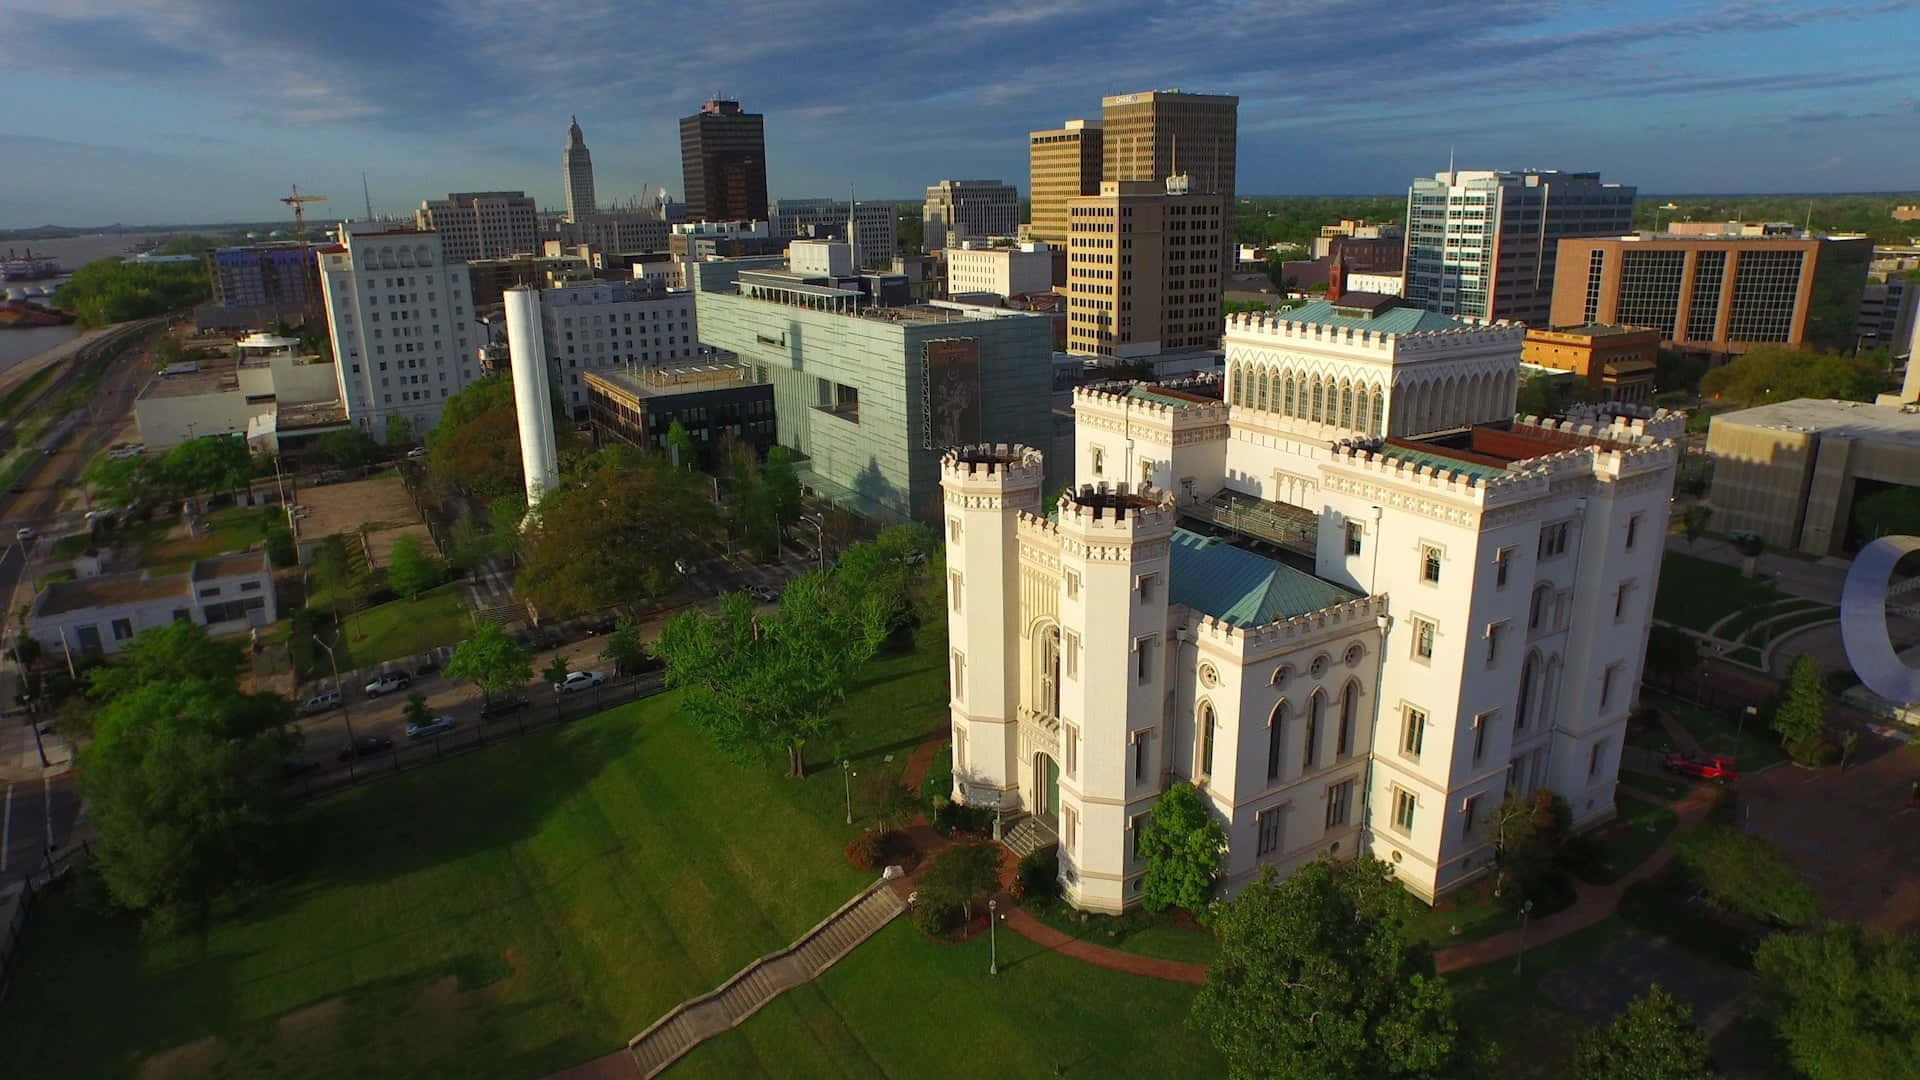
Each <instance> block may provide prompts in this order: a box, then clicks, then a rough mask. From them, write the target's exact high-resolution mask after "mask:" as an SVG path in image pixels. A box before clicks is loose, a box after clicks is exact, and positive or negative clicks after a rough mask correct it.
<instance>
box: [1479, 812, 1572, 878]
mask: <svg viewBox="0 0 1920 1080" xmlns="http://www.w3.org/2000/svg"><path fill="white" fill-rule="evenodd" d="M1487 822H1488V824H1489V825H1490V826H1491V831H1492V835H1493V856H1494V863H1495V865H1496V866H1497V867H1498V874H1497V878H1496V884H1495V888H1496V890H1497V891H1498V892H1499V893H1500V894H1501V895H1502V896H1503V897H1505V898H1507V899H1508V900H1509V901H1511V902H1514V903H1518V902H1520V901H1522V900H1525V899H1527V898H1529V897H1531V896H1534V895H1536V894H1538V893H1539V892H1540V891H1541V888H1542V887H1543V886H1544V885H1546V884H1547V883H1548V881H1549V879H1550V878H1551V877H1552V876H1553V875H1554V874H1555V873H1556V871H1555V870H1554V859H1555V858H1557V857H1558V856H1559V854H1560V850H1561V848H1562V847H1564V846H1565V844H1566V838H1567V835H1568V834H1569V833H1570V832H1571V831H1572V823H1573V809H1572V807H1570V806H1568V805H1567V801H1566V800H1565V799H1562V798H1559V797H1558V796H1556V795H1554V793H1553V792H1551V791H1549V790H1547V789H1546V788H1540V789H1539V790H1536V791H1534V792H1533V793H1532V794H1522V793H1521V792H1519V791H1509V792H1507V794H1506V797H1505V798H1503V799H1502V800H1500V805H1498V806H1496V807H1494V808H1493V810H1492V812H1491V813H1490V814H1489V815H1488V818H1487Z"/></svg>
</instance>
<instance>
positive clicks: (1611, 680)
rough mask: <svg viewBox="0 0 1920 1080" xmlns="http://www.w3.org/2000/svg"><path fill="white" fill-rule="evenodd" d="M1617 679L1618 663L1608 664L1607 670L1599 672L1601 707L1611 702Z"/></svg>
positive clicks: (1618, 672) (1618, 678)
mask: <svg viewBox="0 0 1920 1080" xmlns="http://www.w3.org/2000/svg"><path fill="white" fill-rule="evenodd" d="M1619 681H1620V665H1619V664H1608V665H1607V670H1605V671H1603V672H1601V673H1600V707H1601V708H1602V709H1604V708H1606V707H1607V706H1608V705H1611V704H1613V691H1614V687H1615V684H1616V683H1618V682H1619Z"/></svg>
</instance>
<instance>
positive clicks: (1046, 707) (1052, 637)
mask: <svg viewBox="0 0 1920 1080" xmlns="http://www.w3.org/2000/svg"><path fill="white" fill-rule="evenodd" d="M1039 691H1040V694H1039V700H1038V702H1037V705H1038V707H1039V710H1040V713H1041V715H1043V716H1055V717H1057V716H1059V715H1060V628H1059V627H1057V626H1049V627H1047V629H1046V632H1045V633H1043V634H1041V635H1040V686H1039Z"/></svg>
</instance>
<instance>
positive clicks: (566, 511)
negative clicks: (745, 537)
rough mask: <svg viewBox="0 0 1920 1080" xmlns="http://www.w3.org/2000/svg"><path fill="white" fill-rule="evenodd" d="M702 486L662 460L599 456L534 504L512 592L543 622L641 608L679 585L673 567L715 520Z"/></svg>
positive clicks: (634, 455)
mask: <svg viewBox="0 0 1920 1080" xmlns="http://www.w3.org/2000/svg"><path fill="white" fill-rule="evenodd" d="M700 479H701V478H700V477H698V476H697V475H696V474H694V473H690V472H686V471H682V470H676V469H674V468H672V467H671V466H669V465H668V464H667V461H666V459H665V458H663V457H661V456H660V455H659V454H640V453H634V452H632V451H625V452H623V453H608V452H607V451H601V452H600V453H599V454H596V455H594V456H593V457H591V458H589V459H588V460H587V461H586V462H584V463H583V465H582V467H581V468H580V469H579V470H578V471H577V472H573V473H569V474H567V482H566V483H563V484H561V485H560V486H559V487H558V488H556V489H555V490H554V491H551V492H548V493H547V494H546V496H545V497H544V498H542V499H541V501H540V510H539V513H538V515H537V516H536V517H535V518H534V520H533V522H532V523H531V525H530V526H529V528H528V529H527V530H526V532H525V534H524V536H525V539H526V545H527V549H526V564H525V566H524V567H523V568H522V570H521V571H520V577H519V588H520V591H521V593H522V595H524V596H525V597H526V598H527V599H528V600H529V601H531V602H532V603H533V604H534V606H535V607H536V608H537V609H538V610H539V611H540V612H541V613H542V614H543V615H548V614H551V615H554V616H564V615H571V614H577V613H580V612H585V611H599V610H601V609H603V608H607V607H611V606H613V605H615V604H632V603H638V602H641V601H644V600H647V599H648V598H651V597H655V596H660V595H662V594H664V593H666V592H668V591H670V590H671V589H673V588H674V587H675V586H677V585H678V584H679V574H678V573H676V572H675V570H674V566H673V564H674V561H675V560H676V559H681V558H684V557H686V556H687V555H689V554H691V553H692V552H693V551H695V550H696V549H697V547H698V543H699V539H700V537H701V535H702V534H703V533H704V532H705V531H706V529H707V525H708V523H709V522H711V521H712V520H713V504H712V502H711V501H709V500H708V499H707V497H706V495H705V493H704V492H703V491H702V488H703V486H704V485H703V484H701V483H700Z"/></svg>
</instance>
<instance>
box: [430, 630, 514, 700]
mask: <svg viewBox="0 0 1920 1080" xmlns="http://www.w3.org/2000/svg"><path fill="white" fill-rule="evenodd" d="M446 676H447V678H449V679H460V680H463V681H466V682H470V683H472V684H473V685H475V686H477V687H479V688H480V696H481V697H483V698H486V699H487V700H489V701H491V700H492V699H494V698H497V697H502V696H504V695H507V694H511V693H513V692H515V691H517V690H521V689H524V688H525V687H526V685H527V684H528V683H529V682H532V681H533V657H532V655H531V654H530V653H528V652H527V650H526V649H524V648H522V647H521V646H520V643H519V642H517V641H515V640H513V638H512V637H510V636H508V634H507V632H506V631H505V630H502V629H500V625H499V624H498V623H494V622H490V621H489V622H483V623H481V624H480V625H479V626H477V627H475V628H474V631H473V636H472V637H470V638H468V639H467V640H465V641H463V642H461V643H460V644H459V646H457V647H456V648H455V649H454V650H453V655H452V656H451V657H449V658H448V659H447V670H446Z"/></svg>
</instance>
